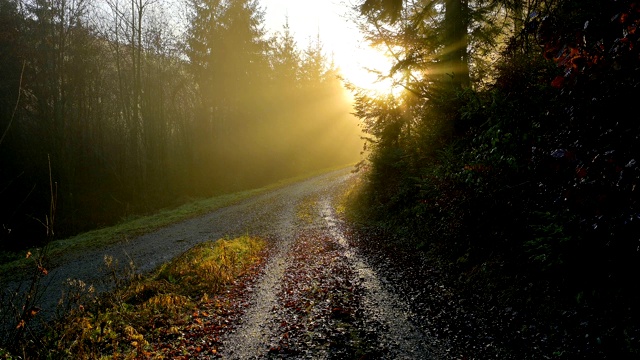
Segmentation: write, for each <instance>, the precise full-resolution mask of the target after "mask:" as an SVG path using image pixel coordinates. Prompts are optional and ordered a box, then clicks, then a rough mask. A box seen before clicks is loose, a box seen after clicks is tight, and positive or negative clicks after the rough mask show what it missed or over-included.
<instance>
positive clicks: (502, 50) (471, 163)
mask: <svg viewBox="0 0 640 360" xmlns="http://www.w3.org/2000/svg"><path fill="white" fill-rule="evenodd" d="M445 3H446V5H445ZM443 5H444V6H443ZM456 5H457V6H458V7H457V6H456ZM460 10H461V12H459V11H460ZM360 11H361V14H362V17H363V18H364V19H365V20H364V22H363V24H362V28H363V29H365V30H367V29H368V31H369V37H370V39H371V40H372V42H373V43H375V44H378V45H380V46H384V47H386V48H388V49H390V51H392V52H393V56H394V58H395V59H396V60H397V61H396V64H395V66H394V67H393V68H392V69H391V71H390V74H389V77H391V78H392V79H395V81H396V83H399V84H402V86H404V87H405V88H406V89H407V91H405V92H404V94H402V95H399V96H392V95H390V96H388V97H380V96H371V94H367V93H366V92H364V91H357V90H356V91H357V97H356V98H357V104H356V108H357V111H356V114H357V115H358V116H359V117H360V118H361V120H362V121H363V123H364V128H365V132H366V133H367V134H368V137H369V139H368V143H367V149H368V151H370V155H369V156H368V159H367V161H365V162H363V163H362V164H361V165H360V169H361V170H362V173H363V181H362V184H361V186H359V187H358V190H359V195H358V197H357V198H355V197H354V198H352V199H351V201H352V203H351V206H350V209H351V210H350V211H351V216H352V217H353V218H355V219H358V220H359V221H361V222H362V223H364V224H366V225H369V226H373V227H374V228H376V229H378V230H380V229H382V230H383V231H385V236H384V237H383V238H384V239H388V246H390V247H393V246H396V247H397V246H400V247H403V248H408V249H412V250H413V251H415V250H419V251H421V252H422V254H423V255H424V256H426V257H428V258H430V259H431V261H432V262H433V263H434V264H437V265H438V266H439V267H440V269H441V271H443V272H444V273H446V274H448V276H449V278H450V281H451V282H452V283H454V284H456V288H457V291H459V292H460V293H466V294H473V295H474V296H475V295H482V297H483V300H484V301H486V302H488V303H491V304H494V305H495V306H496V307H497V308H502V309H510V311H511V310H513V311H516V312H517V313H518V314H526V315H527V316H529V317H530V318H531V319H537V320H538V321H539V322H540V324H542V325H544V327H543V328H538V330H536V331H539V332H543V333H546V334H549V339H547V344H552V345H550V346H549V347H550V348H551V350H549V353H548V356H551V357H555V358H601V359H603V358H616V359H619V358H636V357H637V356H638V354H640V308H639V307H638V303H639V302H638V301H639V300H640V298H639V297H638V292H637V286H636V284H635V282H634V281H633V280H632V279H633V278H634V277H635V276H636V275H637V274H639V273H640V252H639V251H638V249H639V248H638V237H637V234H638V230H639V228H638V226H640V215H639V213H638V208H637V207H638V188H637V186H638V183H639V180H640V168H639V167H638V159H640V152H639V148H638V137H639V136H640V127H639V126H638V122H637V121H636V118H637V116H636V115H634V114H635V112H634V111H635V110H634V108H633V106H632V105H631V104H633V103H634V102H635V101H636V99H638V97H639V95H640V93H639V89H640V81H639V79H640V73H639V72H638V69H640V67H639V65H640V57H639V55H638V54H639V49H640V47H639V46H638V45H640V44H639V34H640V33H639V32H638V31H637V27H638V26H640V3H638V2H637V1H628V0H627V1H600V0H596V1H524V2H521V1H516V2H512V1H493V2H485V1H478V2H466V1H435V2H409V3H407V2H402V1H393V0H391V1H365V2H364V5H363V6H362V7H360ZM497 19H499V20H497ZM381 29H384V31H383V30H381ZM456 29H458V30H460V29H465V30H467V29H472V30H473V31H471V30H469V31H456ZM459 44H465V45H463V46H460V47H456V45H458V46H459ZM454 49H457V50H454ZM456 51H458V53H457V54H456V55H454V56H453V58H452V57H451V56H452V55H451V54H452V53H456ZM443 67H445V68H446V70H444V71H441V70H442V69H443ZM389 251H392V250H391V249H390V250H389ZM541 329H544V330H541ZM520 331H527V329H520Z"/></svg>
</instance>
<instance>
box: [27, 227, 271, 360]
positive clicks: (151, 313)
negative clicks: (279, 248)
mask: <svg viewBox="0 0 640 360" xmlns="http://www.w3.org/2000/svg"><path fill="white" fill-rule="evenodd" d="M265 246H266V243H265V241H264V240H262V239H259V238H255V237H249V236H242V237H239V238H235V239H219V240H217V241H208V242H205V243H202V244H199V245H197V246H195V247H193V248H192V249H190V250H189V251H187V252H185V253H184V254H182V255H181V256H179V257H177V258H175V259H174V260H172V261H171V262H169V263H166V264H164V265H162V266H161V267H160V268H159V269H157V270H156V271H155V272H153V273H152V274H150V275H148V276H146V277H144V278H138V279H133V280H132V281H131V282H130V283H129V284H128V285H127V286H125V287H123V288H121V289H119V290H116V291H114V292H112V293H110V294H109V296H107V297H103V298H101V301H99V302H98V305H94V306H86V307H85V306H84V305H87V304H82V303H78V304H75V308H76V310H74V311H72V312H70V313H69V315H67V317H66V318H64V319H63V320H62V321H59V322H57V323H55V324H54V325H53V326H52V327H51V328H50V330H49V331H48V333H47V335H46V336H45V337H44V338H43V339H42V340H41V343H40V344H38V345H37V346H35V345H34V344H36V343H37V342H30V344H31V347H29V345H27V348H26V349H25V350H26V353H32V354H33V355H34V357H37V358H40V356H41V355H44V356H45V357H47V358H74V359H137V358H161V357H162V354H160V353H156V351H155V350H154V347H153V346H152V344H153V343H157V342H158V341H160V342H162V341H171V339H174V338H175V337H176V336H178V334H179V333H180V329H181V326H182V325H184V324H186V323H188V322H189V321H190V320H191V318H192V317H193V313H194V312H198V310H197V308H198V305H199V304H202V303H206V302H208V301H209V297H210V296H211V295H215V294H217V293H220V292H221V291H222V290H223V289H224V288H225V287H226V286H227V285H228V284H231V283H232V282H233V281H234V279H236V278H237V277H238V276H240V275H241V274H242V273H243V272H244V271H245V270H246V269H247V268H248V267H250V266H251V265H252V264H254V263H255V262H256V261H258V259H259V258H260V256H261V254H263V252H262V250H263V249H264V248H265ZM39 349H44V351H45V352H46V353H45V354H40V353H39V352H40V351H43V350H39Z"/></svg>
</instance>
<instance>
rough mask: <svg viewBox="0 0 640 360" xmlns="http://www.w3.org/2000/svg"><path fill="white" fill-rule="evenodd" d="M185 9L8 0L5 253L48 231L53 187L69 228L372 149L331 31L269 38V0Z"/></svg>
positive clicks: (3, 112)
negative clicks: (328, 45) (327, 39)
mask: <svg viewBox="0 0 640 360" xmlns="http://www.w3.org/2000/svg"><path fill="white" fill-rule="evenodd" d="M182 5H185V8H186V9H187V10H186V11H184V12H183V13H181V14H178V13H177V10H176V9H175V8H172V9H169V8H166V7H163V6H162V4H161V3H160V2H154V1H150V0H132V1H121V0H107V1H105V2H100V3H95V2H91V1H86V0H0V132H1V136H2V137H1V138H0V223H2V229H1V231H0V248H2V249H9V250H11V249H19V248H23V247H24V246H28V245H34V244H38V242H39V241H40V240H42V239H43V237H44V235H45V230H44V228H43V226H42V223H46V222H47V221H53V219H47V218H46V215H47V214H49V210H48V209H49V204H50V199H51V196H52V194H51V193H52V191H51V190H52V189H53V193H54V197H55V200H56V206H55V207H56V208H55V227H54V229H55V231H56V236H57V237H62V236H68V235H71V234H75V233H77V232H79V231H84V230H88V229H92V228H95V227H100V226H104V225H107V224H111V223H113V222H115V221H118V220H119V219H122V218H123V217H125V216H129V215H133V214H140V213H145V212H148V211H152V210H154V209H158V208H160V207H164V206H171V205H176V204H178V203H180V202H182V201H185V200H187V199H189V198H193V197H201V196H209V195H213V194H217V193H221V192H225V191H232V190H238V189H242V188H247V187H253V186H259V185H263V184H266V183H268V182H270V181H274V180H277V179H281V178H283V177H287V176H292V175H296V174H300V173H303V172H306V171H310V170H313V169H319V168H323V167H328V166H334V165H337V164H345V163H348V162H352V161H354V160H355V159H356V158H357V156H358V150H359V147H360V145H359V144H358V143H359V138H358V135H357V125H356V122H355V120H353V119H352V118H351V117H350V115H349V112H350V109H349V105H348V103H347V99H346V97H345V96H344V93H343V89H342V87H341V84H340V82H339V80H338V79H337V69H336V68H335V67H334V66H333V65H332V64H331V62H330V61H329V59H328V58H327V56H326V55H325V52H324V51H323V49H322V44H321V43H320V42H319V41H317V42H315V43H312V44H310V45H309V46H308V48H306V49H302V50H301V49H299V48H298V46H297V44H295V42H294V41H293V37H292V35H291V33H290V32H289V30H288V29H287V28H286V27H285V28H284V29H283V31H281V32H280V33H279V34H277V35H276V36H275V37H272V38H271V37H269V36H268V35H267V34H266V32H265V30H264V24H263V15H262V10H261V8H260V7H259V4H258V2H257V1H251V0H204V1H197V0H194V1H190V2H188V3H186V4H182ZM170 14H171V16H169V15H170ZM176 15H182V17H180V16H176ZM180 18H182V19H183V20H184V19H186V21H176V19H180ZM283 20H284V19H283ZM185 24H187V25H185ZM183 28H184V30H181V29H183ZM335 143H340V144H342V146H341V147H340V148H337V147H335V146H332V145H333V144H335ZM49 168H50V169H51V171H49ZM50 185H51V186H50Z"/></svg>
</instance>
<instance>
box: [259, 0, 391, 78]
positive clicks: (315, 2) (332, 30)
mask: <svg viewBox="0 0 640 360" xmlns="http://www.w3.org/2000/svg"><path fill="white" fill-rule="evenodd" d="M353 2H354V0H260V4H261V5H262V7H263V8H264V10H265V12H266V14H265V23H266V27H267V30H268V31H270V32H276V31H281V30H282V29H283V26H284V24H285V22H286V20H287V18H288V20H289V29H290V30H291V32H292V33H293V35H294V36H295V39H296V42H297V44H298V48H299V49H301V50H302V49H305V48H306V46H307V44H308V43H309V40H310V39H311V40H315V38H316V36H317V35H318V33H319V34H320V40H321V41H322V43H323V45H324V49H325V51H326V53H327V55H328V56H331V55H332V54H333V58H334V60H335V63H336V64H337V65H338V66H339V67H340V68H341V69H342V71H343V74H344V76H345V77H347V79H348V80H350V81H352V82H354V83H355V84H356V85H358V86H363V87H371V86H372V85H371V84H370V83H371V82H373V81H374V80H375V76H374V75H371V74H369V73H368V72H367V71H365V70H364V69H363V67H367V68H376V69H378V70H388V66H389V65H388V62H387V60H386V58H385V56H384V55H382V54H381V53H379V52H377V51H375V50H372V49H370V48H369V47H368V46H367V44H366V43H365V42H364V41H363V40H362V36H361V35H360V33H359V32H358V30H357V29H356V27H355V25H354V24H352V23H351V22H350V20H349V18H350V17H352V16H351V14H350V12H351V9H350V5H349V4H351V3H353Z"/></svg>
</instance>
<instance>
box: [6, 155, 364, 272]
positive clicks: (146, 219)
mask: <svg viewBox="0 0 640 360" xmlns="http://www.w3.org/2000/svg"><path fill="white" fill-rule="evenodd" d="M348 166H353V165H348ZM343 168H345V166H339V167H335V168H330V169H323V170H319V171H316V172H311V173H307V174H304V175H301V176H297V177H293V178H289V179H284V180H281V181H279V182H276V183H274V184H270V185H267V186H264V187H261V188H258V189H251V190H245V191H240V192H236V193H232V194H225V195H220V196H215V197H211V198H207V199H200V200H196V201H193V202H190V203H187V204H184V205H181V206H179V207H177V208H173V209H164V210H161V211H159V212H158V213H156V214H153V215H149V216H141V217H137V218H133V219H129V220H126V221H124V222H122V223H120V224H116V225H113V226H109V227H105V228H102V229H97V230H92V231H89V232H86V233H82V234H79V235H77V236H74V237H71V238H68V239H62V240H56V241H54V242H52V243H51V244H49V245H48V248H47V249H46V252H47V257H48V258H50V259H57V258H60V256H61V255H62V254H64V253H69V252H72V251H83V250H87V249H92V248H100V247H104V246H107V245H112V244H116V243H118V242H122V241H127V240H130V239H133V238H135V237H137V236H140V235H144V234H147V233H150V232H153V231H155V230H158V229H160V228H163V227H165V226H168V225H171V224H175V223H178V222H180V221H184V220H187V219H190V218H193V217H197V216H200V215H203V214H206V213H208V212H211V211H214V210H216V209H220V208H223V207H226V206H230V205H233V204H236V203H238V202H240V201H242V200H245V199H248V198H250V197H253V196H257V195H260V194H263V193H266V192H268V191H272V190H276V189H278V188H282V187H284V186H287V185H291V184H293V183H296V182H300V181H302V180H306V179H309V178H312V177H314V176H318V175H320V174H324V173H328V172H331V171H335V170H339V169H343ZM29 252H31V253H33V254H38V253H39V251H38V250H36V249H31V250H30V251H29ZM12 257H13V259H14V260H12V261H8V262H6V263H4V264H0V279H1V278H4V277H5V275H11V274H15V273H16V271H17V269H20V268H24V267H25V266H29V265H30V262H29V261H28V260H27V259H25V258H24V257H23V255H22V254H20V255H17V254H14V255H12Z"/></svg>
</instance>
